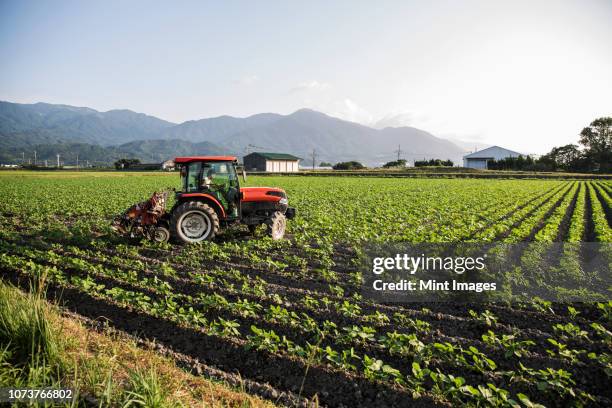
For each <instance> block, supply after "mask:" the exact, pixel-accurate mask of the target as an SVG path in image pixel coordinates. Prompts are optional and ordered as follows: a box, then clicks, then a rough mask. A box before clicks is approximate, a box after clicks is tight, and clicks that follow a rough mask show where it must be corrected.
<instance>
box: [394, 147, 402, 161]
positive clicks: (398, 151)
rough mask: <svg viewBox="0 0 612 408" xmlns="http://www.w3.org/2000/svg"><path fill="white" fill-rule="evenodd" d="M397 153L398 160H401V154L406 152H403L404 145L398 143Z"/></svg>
mask: <svg viewBox="0 0 612 408" xmlns="http://www.w3.org/2000/svg"><path fill="white" fill-rule="evenodd" d="M395 153H397V161H399V160H400V157H401V154H402V153H404V152H402V146H401V145H397V150H396V151H395Z"/></svg>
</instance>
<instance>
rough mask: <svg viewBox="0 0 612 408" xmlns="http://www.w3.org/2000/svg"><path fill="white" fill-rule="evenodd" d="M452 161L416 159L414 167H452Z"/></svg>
mask: <svg viewBox="0 0 612 408" xmlns="http://www.w3.org/2000/svg"><path fill="white" fill-rule="evenodd" d="M453 165H454V163H453V162H452V161H451V160H440V159H429V160H416V161H415V162H414V167H453Z"/></svg>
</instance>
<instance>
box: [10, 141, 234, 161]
mask: <svg viewBox="0 0 612 408" xmlns="http://www.w3.org/2000/svg"><path fill="white" fill-rule="evenodd" d="M34 150H35V151H36V158H37V163H38V164H44V163H45V160H46V161H47V163H48V164H49V165H51V166H54V165H55V164H56V163H57V155H58V154H59V155H60V161H61V162H63V163H65V164H67V165H74V164H76V161H77V158H78V160H79V162H80V163H81V164H82V165H85V164H86V162H89V164H91V165H107V164H111V163H113V162H114V161H116V160H118V159H120V158H137V159H140V161H141V162H143V163H160V162H162V161H164V160H167V159H169V158H173V157H176V156H189V155H217V154H221V155H222V154H230V151H229V150H227V149H226V148H223V147H219V146H217V145H215V144H213V143H210V142H201V143H191V142H188V141H186V140H178V139H171V140H165V139H164V140H144V141H135V142H130V143H124V144H122V145H119V146H99V145H93V144H89V143H53V144H48V143H42V144H35V145H32V146H31V149H27V154H24V156H22V153H24V149H22V148H16V147H10V148H2V149H0V161H2V162H9V163H11V162H14V163H22V161H23V159H25V162H26V163H32V162H33V160H34V157H33V151H34Z"/></svg>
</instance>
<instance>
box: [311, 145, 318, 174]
mask: <svg viewBox="0 0 612 408" xmlns="http://www.w3.org/2000/svg"><path fill="white" fill-rule="evenodd" d="M316 160H317V151H316V150H315V149H312V169H313V170H314V169H315V162H316Z"/></svg>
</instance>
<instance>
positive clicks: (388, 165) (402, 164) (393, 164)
mask: <svg viewBox="0 0 612 408" xmlns="http://www.w3.org/2000/svg"><path fill="white" fill-rule="evenodd" d="M383 167H384V168H386V169H388V168H391V167H406V160H404V159H399V160H393V161H390V162H388V163H385V164H384V165H383Z"/></svg>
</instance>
